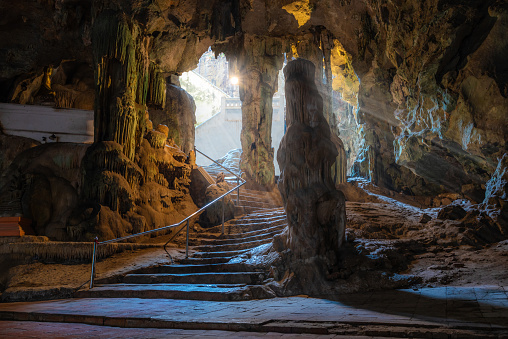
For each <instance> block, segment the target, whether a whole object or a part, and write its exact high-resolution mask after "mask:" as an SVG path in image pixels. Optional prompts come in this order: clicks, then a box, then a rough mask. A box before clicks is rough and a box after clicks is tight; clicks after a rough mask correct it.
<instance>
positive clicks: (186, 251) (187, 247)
mask: <svg viewBox="0 0 508 339" xmlns="http://www.w3.org/2000/svg"><path fill="white" fill-rule="evenodd" d="M188 258H189V219H187V240H186V244H185V259H188Z"/></svg>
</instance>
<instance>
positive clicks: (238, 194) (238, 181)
mask: <svg viewBox="0 0 508 339" xmlns="http://www.w3.org/2000/svg"><path fill="white" fill-rule="evenodd" d="M236 186H238V189H237V190H236V205H237V206H240V178H236Z"/></svg>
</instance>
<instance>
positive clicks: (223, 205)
mask: <svg viewBox="0 0 508 339" xmlns="http://www.w3.org/2000/svg"><path fill="white" fill-rule="evenodd" d="M224 208H225V204H224V197H222V234H224Z"/></svg>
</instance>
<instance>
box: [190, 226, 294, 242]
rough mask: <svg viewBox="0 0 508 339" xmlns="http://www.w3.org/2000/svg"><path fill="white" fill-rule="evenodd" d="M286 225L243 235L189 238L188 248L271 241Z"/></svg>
mask: <svg viewBox="0 0 508 339" xmlns="http://www.w3.org/2000/svg"><path fill="white" fill-rule="evenodd" d="M286 226H287V224H281V225H277V226H272V227H269V228H266V229H262V230H258V231H252V232H245V233H232V234H227V229H226V233H225V234H224V235H221V234H220V235H217V234H203V235H202V237H200V238H190V239H189V245H190V246H202V245H208V246H213V245H235V244H241V243H242V242H251V241H255V240H270V241H271V240H272V239H273V237H274V236H276V235H277V234H280V233H281V232H282V231H283V230H284V228H285V227H286Z"/></svg>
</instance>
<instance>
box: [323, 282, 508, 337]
mask: <svg viewBox="0 0 508 339" xmlns="http://www.w3.org/2000/svg"><path fill="white" fill-rule="evenodd" d="M320 298H322V299H325V300H328V301H330V302H337V303H340V304H341V305H343V306H346V307H350V308H352V312H353V313H354V309H359V310H367V311H373V312H377V313H384V314H390V315H392V316H393V315H395V316H401V317H404V318H406V319H407V318H411V320H413V321H423V322H429V325H430V324H431V323H436V322H438V323H442V322H447V323H453V324H458V323H463V324H464V325H465V324H471V325H472V324H476V325H478V324H486V325H498V326H503V327H506V326H507V324H508V287H506V286H505V287H504V288H503V287H500V286H475V287H449V286H447V287H437V288H422V289H401V290H390V291H374V292H366V293H358V294H348V295H341V296H339V295H337V296H329V295H328V296H321V297H320Z"/></svg>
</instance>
